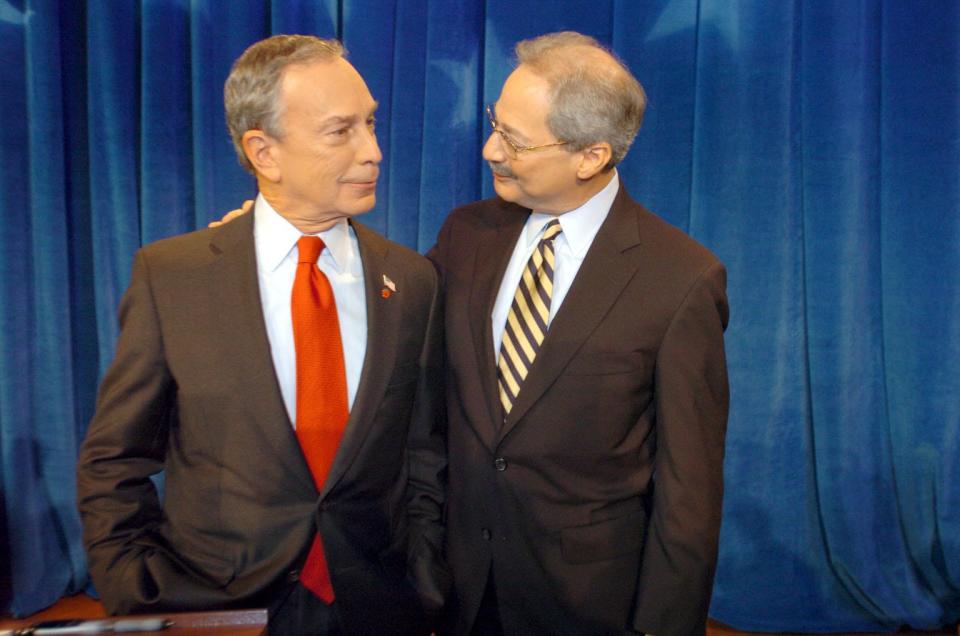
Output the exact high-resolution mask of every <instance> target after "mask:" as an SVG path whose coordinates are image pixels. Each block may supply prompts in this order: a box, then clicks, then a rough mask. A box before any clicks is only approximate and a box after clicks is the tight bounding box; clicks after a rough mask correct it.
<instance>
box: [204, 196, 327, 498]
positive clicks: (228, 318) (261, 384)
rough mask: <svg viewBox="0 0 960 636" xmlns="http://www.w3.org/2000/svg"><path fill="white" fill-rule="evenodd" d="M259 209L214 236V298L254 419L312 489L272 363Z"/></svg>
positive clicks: (297, 476)
mask: <svg viewBox="0 0 960 636" xmlns="http://www.w3.org/2000/svg"><path fill="white" fill-rule="evenodd" d="M253 223H254V214H253V213H250V214H244V215H243V216H241V217H240V218H239V219H237V220H235V221H232V222H231V223H227V224H226V225H224V226H222V228H221V230H220V231H219V232H217V233H216V234H215V235H214V236H213V238H212V239H211V241H210V251H211V253H212V255H213V256H214V261H213V262H212V264H211V269H210V275H211V277H212V281H211V283H212V284H211V285H209V288H210V290H211V299H212V300H213V303H214V306H215V307H217V308H218V310H217V315H218V316H219V317H220V324H219V327H220V328H221V330H220V335H219V336H218V337H221V338H223V339H224V343H223V346H224V347H227V348H232V349H237V350H238V355H237V356H236V358H235V359H236V364H238V365H241V368H242V371H241V375H242V377H243V378H245V379H246V380H247V382H246V384H245V385H244V386H238V387H237V392H238V393H240V392H242V393H243V394H244V397H245V399H246V400H247V401H248V402H249V404H250V405H251V408H253V409H255V411H256V412H255V413H254V414H253V415H254V416H253V420H254V421H256V422H257V423H258V424H259V425H260V428H261V431H262V432H263V434H264V436H265V437H266V438H267V440H268V441H269V444H270V446H271V447H272V448H273V450H274V451H275V452H276V453H277V455H278V456H279V458H280V461H281V462H283V465H284V466H286V467H287V468H288V470H289V471H290V472H291V473H292V475H293V477H294V479H296V480H297V481H298V482H299V483H300V484H301V485H302V486H304V487H305V488H308V489H311V490H312V489H313V488H314V484H313V478H312V477H311V476H310V469H309V467H308V466H307V463H306V460H305V459H304V458H303V454H302V452H301V450H300V444H299V442H297V438H296V434H295V433H294V430H293V427H292V426H291V423H290V418H289V416H288V415H287V410H286V407H285V406H284V404H283V396H282V395H281V393H280V385H279V383H278V382H277V375H276V372H275V370H274V368H273V357H272V356H271V353H270V341H269V339H268V337H267V330H266V325H265V323H264V319H263V308H262V304H261V302H260V285H259V281H258V278H257V262H256V250H255V247H254V238H253Z"/></svg>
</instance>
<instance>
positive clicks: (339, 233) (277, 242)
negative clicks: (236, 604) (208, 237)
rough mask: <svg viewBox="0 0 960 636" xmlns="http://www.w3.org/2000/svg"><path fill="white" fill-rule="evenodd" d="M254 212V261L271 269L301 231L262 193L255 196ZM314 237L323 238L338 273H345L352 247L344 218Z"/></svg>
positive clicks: (349, 262) (279, 262)
mask: <svg viewBox="0 0 960 636" xmlns="http://www.w3.org/2000/svg"><path fill="white" fill-rule="evenodd" d="M253 213H254V226H253V227H254V230H253V233H254V241H255V242H256V246H257V262H258V263H260V265H261V267H263V268H264V269H265V270H266V271H268V272H272V271H274V270H276V269H277V268H278V267H280V264H281V263H283V261H284V259H286V258H287V257H288V256H289V255H290V253H291V252H292V251H293V248H294V247H295V246H296V244H297V241H299V240H300V237H301V236H303V233H301V232H300V230H298V229H297V228H296V227H294V226H293V224H291V223H290V221H288V220H286V219H285V218H283V217H282V216H280V213H279V212H277V211H276V210H275V209H274V208H273V206H272V205H270V203H269V202H268V201H267V200H266V199H265V198H264V197H263V194H258V195H257V200H256V203H255V204H254V209H253ZM313 236H319V237H320V238H321V239H323V244H324V245H326V246H327V250H329V252H330V256H331V258H332V259H333V264H334V268H335V269H336V270H337V271H338V272H344V271H346V270H347V269H349V268H350V267H351V265H352V262H353V259H352V258H351V256H352V254H353V249H352V245H351V242H350V227H349V225H348V223H347V220H346V219H340V220H339V221H337V222H336V223H335V224H334V225H333V227H331V228H330V229H328V230H324V231H323V232H320V233H319V234H315V235H313Z"/></svg>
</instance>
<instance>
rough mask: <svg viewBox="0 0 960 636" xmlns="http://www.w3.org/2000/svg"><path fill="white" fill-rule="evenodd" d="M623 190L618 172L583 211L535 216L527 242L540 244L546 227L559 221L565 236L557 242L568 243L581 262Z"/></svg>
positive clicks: (527, 229)
mask: <svg viewBox="0 0 960 636" xmlns="http://www.w3.org/2000/svg"><path fill="white" fill-rule="evenodd" d="M619 190H620V175H619V174H618V173H617V171H616V170H614V171H613V178H612V179H610V183H608V184H607V185H605V186H604V187H603V189H602V190H600V192H598V193H596V194H595V195H593V196H592V197H590V199H588V200H587V201H586V202H585V203H584V204H583V205H581V206H580V207H579V208H575V209H573V210H570V211H569V212H564V213H563V214H560V215H556V214H546V213H544V212H534V213H532V214H531V215H530V218H528V219H527V224H526V226H525V227H524V241H525V242H526V245H527V247H530V246H532V245H533V244H534V243H536V242H537V241H538V240H540V235H541V234H542V233H543V227H544V226H545V225H546V224H547V223H549V222H550V221H552V220H553V219H558V220H559V221H560V227H561V228H563V233H562V234H560V236H559V237H558V239H557V240H561V239H562V240H565V241H566V243H567V245H568V246H569V247H570V251H571V252H572V253H573V255H574V256H576V257H577V258H583V256H584V255H585V254H586V253H587V250H588V249H589V248H590V244H591V243H593V237H594V236H596V235H597V232H598V231H599V230H600V226H601V225H603V222H604V220H606V218H607V214H609V213H610V206H612V205H613V200H614V199H616V198H617V192H619Z"/></svg>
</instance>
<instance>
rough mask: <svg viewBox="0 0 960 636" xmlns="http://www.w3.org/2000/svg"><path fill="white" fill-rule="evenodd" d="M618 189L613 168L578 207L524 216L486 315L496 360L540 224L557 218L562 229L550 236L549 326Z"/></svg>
mask: <svg viewBox="0 0 960 636" xmlns="http://www.w3.org/2000/svg"><path fill="white" fill-rule="evenodd" d="M618 190H620V177H619V175H618V174H617V173H616V171H614V175H613V178H612V179H610V183H608V184H607V185H606V186H605V187H604V188H603V190H601V191H600V192H598V193H596V194H595V195H593V197H591V198H590V200H588V201H587V202H586V203H584V204H583V205H581V206H580V207H579V208H576V209H575V210H570V211H569V212H564V213H563V214H560V215H555V214H544V213H542V212H537V211H534V212H533V213H532V214H531V215H530V217H529V218H528V219H527V223H526V225H525V226H524V228H523V231H522V232H520V238H519V239H517V244H516V246H515V247H514V248H513V255H512V256H511V257H510V262H509V263H508V264H507V270H506V272H504V274H503V279H502V280H501V281H500V291H499V292H497V302H496V303H494V305H493V313H492V314H491V315H490V320H491V326H492V328H493V353H494V355H495V356H496V359H497V360H499V359H500V342H501V340H502V339H503V328H504V327H505V326H506V324H507V314H508V313H510V305H511V304H512V303H513V297H514V295H515V294H516V293H517V285H519V284H520V277H521V276H522V275H523V268H524V267H525V266H526V264H527V261H528V260H530V255H531V254H532V253H533V250H534V249H535V248H536V247H537V243H539V242H540V237H541V236H542V235H543V228H544V226H546V224H547V223H548V222H550V221H552V220H553V219H557V220H559V221H560V227H561V228H563V232H562V233H561V234H560V235H559V236H558V237H557V238H555V239H554V240H553V253H554V258H555V262H556V266H555V267H554V270H553V295H552V296H551V298H550V317H549V319H548V320H547V325H548V326H549V325H550V323H551V322H553V318H554V316H556V315H557V310H558V309H560V305H561V304H562V303H563V299H564V298H566V296H567V292H568V291H570V285H572V284H573V279H574V278H576V276H577V272H579V271H580V265H582V264H583V258H584V256H586V255H587V250H588V249H590V245H591V244H592V243H593V239H594V237H595V236H596V235H597V231H598V230H599V229H600V226H601V225H603V222H604V220H605V219H606V218H607V214H608V213H609V212H610V206H611V205H613V200H614V199H615V198H616V196H617V191H618Z"/></svg>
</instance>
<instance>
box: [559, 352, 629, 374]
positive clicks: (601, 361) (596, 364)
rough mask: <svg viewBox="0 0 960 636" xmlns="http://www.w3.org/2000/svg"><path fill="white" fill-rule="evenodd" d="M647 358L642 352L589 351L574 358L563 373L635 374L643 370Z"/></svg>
mask: <svg viewBox="0 0 960 636" xmlns="http://www.w3.org/2000/svg"><path fill="white" fill-rule="evenodd" d="M647 357H648V356H647V354H646V353H644V352H643V351H590V352H586V353H580V354H578V355H576V356H574V357H573V359H572V360H571V361H570V363H569V364H568V365H567V368H566V369H565V370H564V373H565V374H567V375H613V374H617V373H636V372H638V371H640V370H641V369H643V368H644V366H645V360H646V359H647Z"/></svg>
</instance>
